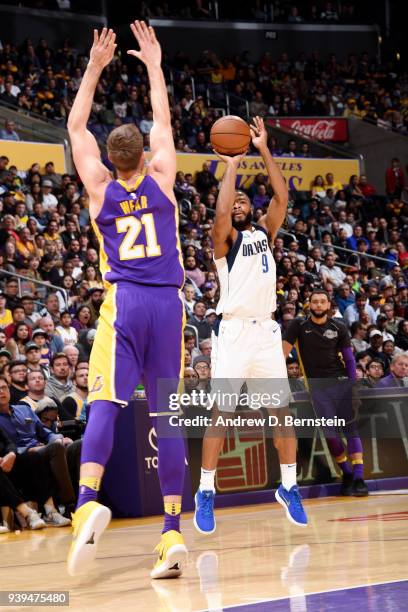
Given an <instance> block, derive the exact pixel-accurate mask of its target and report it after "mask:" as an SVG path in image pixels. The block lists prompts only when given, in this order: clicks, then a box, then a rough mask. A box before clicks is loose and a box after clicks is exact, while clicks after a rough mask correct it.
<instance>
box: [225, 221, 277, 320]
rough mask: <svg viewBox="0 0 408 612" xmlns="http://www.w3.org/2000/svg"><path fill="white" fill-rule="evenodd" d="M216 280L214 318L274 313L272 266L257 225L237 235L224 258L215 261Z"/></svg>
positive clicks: (262, 233) (262, 232)
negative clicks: (216, 304) (216, 290)
mask: <svg viewBox="0 0 408 612" xmlns="http://www.w3.org/2000/svg"><path fill="white" fill-rule="evenodd" d="M215 265H216V267H217V272H218V277H219V280H220V293H221V295H220V300H219V302H218V306H217V314H222V313H225V314H229V315H233V316H236V317H243V318H251V317H254V318H255V317H256V318H262V317H268V316H270V314H271V313H272V312H274V311H275V310H276V264H275V260H274V258H273V255H272V253H271V250H270V248H269V242H268V234H267V231H266V230H265V229H264V228H263V227H261V226H260V225H254V224H253V225H252V231H251V230H245V231H243V232H238V237H237V239H236V241H235V243H234V245H233V246H232V248H231V249H230V251H229V252H228V253H227V255H226V256H225V257H221V258H220V259H216V260H215Z"/></svg>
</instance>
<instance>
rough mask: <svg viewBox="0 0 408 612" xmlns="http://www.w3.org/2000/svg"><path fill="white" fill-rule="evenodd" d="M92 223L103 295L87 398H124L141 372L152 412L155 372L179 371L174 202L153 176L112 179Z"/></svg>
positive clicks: (165, 375) (173, 375) (180, 273)
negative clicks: (127, 180) (131, 182)
mask: <svg viewBox="0 0 408 612" xmlns="http://www.w3.org/2000/svg"><path fill="white" fill-rule="evenodd" d="M93 227H94V230H95V233H96V235H97V237H98V240H99V244H100V269H101V273H102V276H103V279H104V283H105V286H106V288H107V295H106V299H105V301H104V303H103V305H102V307H101V311H100V318H99V324H98V328H97V333H96V337H95V341H94V345H93V348H92V353H91V361H90V369H89V401H95V400H108V401H114V402H119V403H121V404H126V403H127V402H128V401H129V399H130V397H131V396H132V394H133V392H134V390H135V388H136V385H137V384H138V383H139V382H140V380H141V379H142V378H143V381H144V384H145V387H146V390H147V395H148V400H149V408H150V412H151V413H153V414H154V413H157V407H156V406H157V395H156V394H157V389H156V383H157V379H160V378H162V379H178V378H179V377H180V376H182V362H183V359H182V357H183V325H184V308H183V302H182V300H181V297H180V288H181V287H182V285H183V283H184V270H183V265H182V259H181V250H180V243H179V235H178V211H177V207H176V206H175V204H173V202H171V200H169V198H168V197H167V196H166V195H165V194H164V193H163V191H162V190H161V189H160V187H159V185H158V184H157V183H156V181H155V180H154V179H153V178H152V177H151V176H140V177H139V178H138V179H137V180H136V182H135V184H134V185H132V188H131V187H130V186H127V185H126V183H124V182H123V181H121V180H117V181H111V182H110V183H109V185H108V186H107V188H106V192H105V199H104V202H103V205H102V208H101V210H100V212H99V214H98V216H97V218H96V219H95V220H94V222H93ZM162 409H163V408H162Z"/></svg>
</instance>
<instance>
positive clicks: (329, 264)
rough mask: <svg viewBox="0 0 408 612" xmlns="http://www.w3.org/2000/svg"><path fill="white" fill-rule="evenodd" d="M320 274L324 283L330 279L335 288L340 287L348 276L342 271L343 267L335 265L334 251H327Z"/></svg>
mask: <svg viewBox="0 0 408 612" xmlns="http://www.w3.org/2000/svg"><path fill="white" fill-rule="evenodd" d="M319 274H320V276H321V278H322V281H323V283H325V282H327V281H330V282H331V283H332V284H333V286H334V287H335V288H336V287H340V285H342V284H343V281H344V279H345V278H346V275H345V274H344V272H342V270H341V268H340V267H339V266H336V265H335V257H334V254H333V253H327V255H326V256H325V258H324V264H323V265H322V266H320V270H319Z"/></svg>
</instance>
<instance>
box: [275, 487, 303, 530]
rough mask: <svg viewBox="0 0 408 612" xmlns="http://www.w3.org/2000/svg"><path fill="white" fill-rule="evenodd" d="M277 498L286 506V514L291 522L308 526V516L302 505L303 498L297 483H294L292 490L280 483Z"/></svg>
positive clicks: (300, 525) (299, 525)
mask: <svg viewBox="0 0 408 612" xmlns="http://www.w3.org/2000/svg"><path fill="white" fill-rule="evenodd" d="M275 498H276V501H278V502H279V503H280V505H281V506H283V507H284V508H285V510H286V516H287V518H288V520H289V521H290V522H291V523H293V524H294V525H297V526H298V527H307V516H306V512H305V511H304V509H303V506H302V498H301V497H300V493H299V488H298V486H297V485H294V486H293V487H292V488H291V489H290V491H287V490H286V489H285V488H284V487H283V485H280V487H279V489H277V491H276V493H275Z"/></svg>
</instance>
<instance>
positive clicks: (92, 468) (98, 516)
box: [68, 285, 147, 575]
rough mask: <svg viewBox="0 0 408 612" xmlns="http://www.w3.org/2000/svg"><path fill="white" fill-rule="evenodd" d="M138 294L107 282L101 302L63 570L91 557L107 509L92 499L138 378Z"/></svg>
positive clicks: (79, 567) (76, 568) (82, 565)
mask: <svg viewBox="0 0 408 612" xmlns="http://www.w3.org/2000/svg"><path fill="white" fill-rule="evenodd" d="M136 307H137V294H136V292H135V295H131V296H130V295H129V288H128V287H127V286H126V287H122V286H120V285H114V286H112V287H110V289H109V291H108V293H107V296H106V299H105V301H104V303H103V305H102V308H101V313H100V318H99V324H98V329H97V332H96V336H95V340H94V344H93V347H92V353H91V359H90V369H89V377H88V380H89V389H90V392H89V395H88V399H89V401H90V404H91V407H90V412H89V419H88V423H87V427H86V432H85V436H84V439H83V443H82V452H81V468H80V481H79V496H78V504H77V510H76V512H75V514H74V516H73V528H74V541H73V543H72V546H71V549H70V552H69V556H68V571H69V573H70V574H72V575H75V574H78V573H82V572H84V571H85V570H86V569H87V568H88V566H89V564H90V563H91V562H92V561H93V560H94V558H95V556H96V547H97V543H98V540H99V537H100V536H101V534H102V533H103V531H104V530H105V528H106V527H107V525H108V523H109V521H110V517H111V512H110V510H109V508H107V507H105V506H103V505H101V504H99V503H98V502H97V498H98V492H99V490H100V487H101V480H102V477H103V474H104V471H105V466H106V463H107V462H108V459H109V457H110V455H111V452H112V447H113V439H114V430H115V423H116V419H117V417H118V415H119V412H120V410H121V409H122V407H123V406H126V404H127V402H128V401H129V399H130V397H131V396H132V393H133V391H134V389H135V387H136V385H137V383H138V382H139V381H140V376H141V370H142V363H143V361H142V360H143V352H144V343H145V336H146V333H145V329H146V324H147V321H143V316H144V315H143V311H142V309H140V310H141V312H140V313H139V317H138V324H137V325H134V316H135V315H136V312H132V310H134V309H135V308H136Z"/></svg>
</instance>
